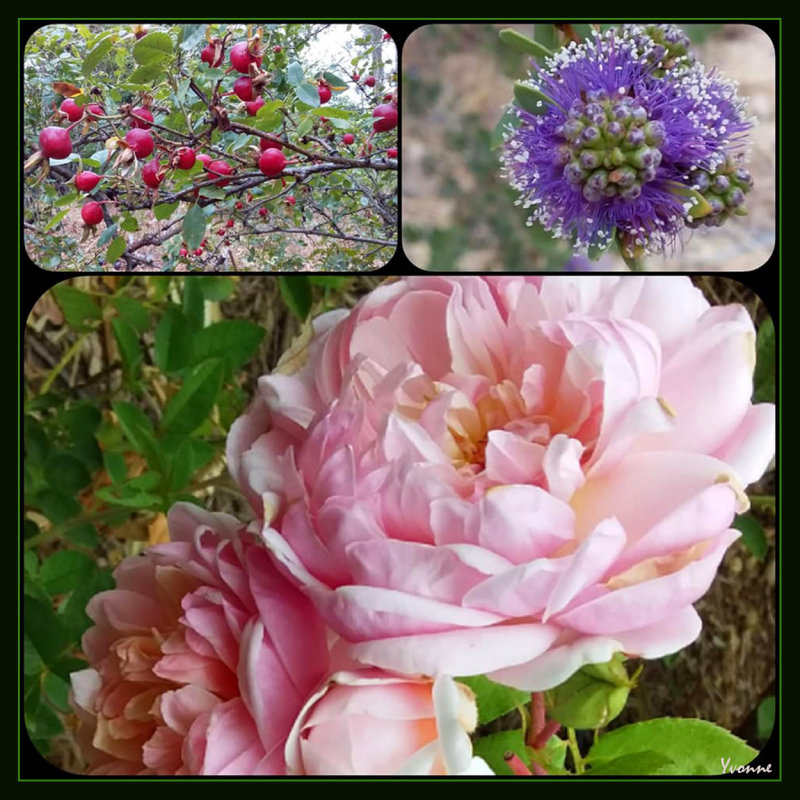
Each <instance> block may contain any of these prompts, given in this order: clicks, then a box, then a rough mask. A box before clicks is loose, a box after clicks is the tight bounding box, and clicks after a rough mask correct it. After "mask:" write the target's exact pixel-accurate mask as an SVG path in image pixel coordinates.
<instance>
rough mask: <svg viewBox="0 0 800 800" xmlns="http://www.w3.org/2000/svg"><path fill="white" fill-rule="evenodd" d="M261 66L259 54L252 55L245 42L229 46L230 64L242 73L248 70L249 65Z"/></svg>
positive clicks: (245, 73)
mask: <svg viewBox="0 0 800 800" xmlns="http://www.w3.org/2000/svg"><path fill="white" fill-rule="evenodd" d="M251 64H255V65H256V66H257V67H260V66H261V56H254V55H253V54H252V53H251V52H250V49H249V47H248V44H247V42H238V43H237V44H235V45H234V46H233V47H231V66H232V67H233V68H234V69H235V70H236V71H237V72H241V73H243V74H244V75H247V73H248V72H250V65H251Z"/></svg>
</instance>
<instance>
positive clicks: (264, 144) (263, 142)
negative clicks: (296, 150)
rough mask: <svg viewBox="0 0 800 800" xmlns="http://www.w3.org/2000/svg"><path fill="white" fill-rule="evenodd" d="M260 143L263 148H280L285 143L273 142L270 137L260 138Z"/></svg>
mask: <svg viewBox="0 0 800 800" xmlns="http://www.w3.org/2000/svg"><path fill="white" fill-rule="evenodd" d="M258 144H259V146H260V147H261V149H262V150H280V149H281V147H283V145H281V144H279V143H278V142H273V141H271V140H270V139H259V140H258Z"/></svg>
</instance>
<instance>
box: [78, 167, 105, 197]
mask: <svg viewBox="0 0 800 800" xmlns="http://www.w3.org/2000/svg"><path fill="white" fill-rule="evenodd" d="M101 178H102V176H101V175H97V174H96V173H94V172H92V171H91V170H88V169H85V170H83V171H82V172H79V173H78V174H77V175H76V176H75V188H76V189H77V190H78V191H79V192H91V191H92V189H94V187H95V186H97V184H98V183H100V180H101Z"/></svg>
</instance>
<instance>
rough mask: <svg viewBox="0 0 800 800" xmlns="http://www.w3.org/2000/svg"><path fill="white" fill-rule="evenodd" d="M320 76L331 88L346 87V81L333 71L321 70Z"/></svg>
mask: <svg viewBox="0 0 800 800" xmlns="http://www.w3.org/2000/svg"><path fill="white" fill-rule="evenodd" d="M322 77H323V78H325V80H326V81H327V83H328V86H330V87H331V88H333V89H346V88H347V82H346V81H344V80H343V79H342V78H340V77H339V76H338V75H336V74H335V73H333V72H323V73H322Z"/></svg>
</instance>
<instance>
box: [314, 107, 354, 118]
mask: <svg viewBox="0 0 800 800" xmlns="http://www.w3.org/2000/svg"><path fill="white" fill-rule="evenodd" d="M308 113H309V114H315V115H316V116H318V117H328V118H330V119H350V112H349V111H347V110H346V109H344V108H330V107H329V106H325V107H324V108H323V107H320V108H312V109H311V111H309V112H308Z"/></svg>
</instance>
